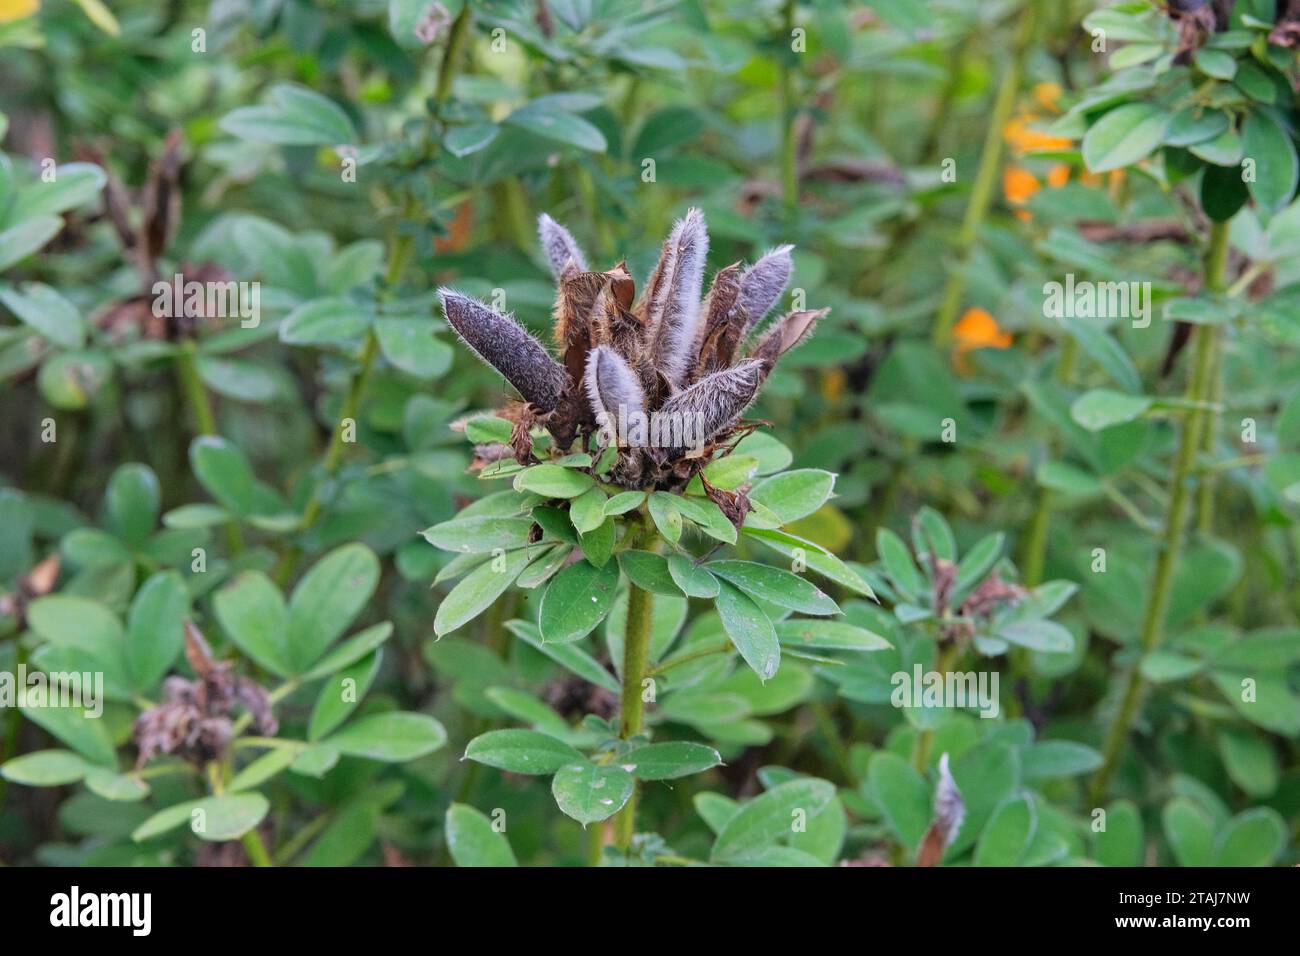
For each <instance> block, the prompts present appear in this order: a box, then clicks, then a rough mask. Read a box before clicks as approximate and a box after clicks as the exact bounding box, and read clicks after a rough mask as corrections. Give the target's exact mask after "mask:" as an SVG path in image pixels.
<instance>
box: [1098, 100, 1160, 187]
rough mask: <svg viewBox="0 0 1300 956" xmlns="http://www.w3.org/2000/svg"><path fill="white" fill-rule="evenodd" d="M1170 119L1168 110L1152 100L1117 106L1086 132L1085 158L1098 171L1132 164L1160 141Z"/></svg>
mask: <svg viewBox="0 0 1300 956" xmlns="http://www.w3.org/2000/svg"><path fill="white" fill-rule="evenodd" d="M1169 122H1170V114H1169V113H1168V111H1167V110H1164V109H1161V108H1160V107H1157V106H1153V105H1151V104H1148V103H1125V104H1124V105H1123V106H1117V107H1115V108H1114V109H1112V110H1109V111H1107V112H1106V113H1105V114H1104V115H1103V116H1102V117H1101V119H1099V120H1097V122H1095V123H1093V124H1092V126H1090V127H1089V128H1088V132H1087V133H1086V134H1084V137H1083V161H1084V163H1086V164H1087V166H1088V168H1089V169H1090V170H1091V171H1092V172H1094V173H1104V172H1109V171H1110V170H1112V169H1120V168H1122V167H1124V166H1132V165H1133V164H1134V163H1136V162H1137V161H1138V160H1140V159H1143V158H1145V157H1146V156H1148V155H1150V154H1151V153H1152V152H1153V151H1154V150H1155V148H1156V147H1157V146H1159V145H1160V143H1161V142H1162V141H1163V140H1164V138H1165V131H1166V130H1167V129H1168V128H1169Z"/></svg>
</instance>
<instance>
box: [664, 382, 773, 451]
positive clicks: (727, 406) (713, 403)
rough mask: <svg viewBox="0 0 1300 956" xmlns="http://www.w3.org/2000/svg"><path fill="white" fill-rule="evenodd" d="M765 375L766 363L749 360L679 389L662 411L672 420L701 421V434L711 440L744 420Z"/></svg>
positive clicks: (703, 439) (665, 416)
mask: <svg viewBox="0 0 1300 956" xmlns="http://www.w3.org/2000/svg"><path fill="white" fill-rule="evenodd" d="M763 377H764V363H763V362H762V361H759V360H754V359H747V360H745V361H743V362H739V363H737V364H736V365H733V366H732V367H731V368H724V369H721V370H720V371H717V372H713V373H712V374H709V375H706V376H704V377H703V378H702V379H700V380H699V381H698V382H696V383H695V384H694V385H692V386H691V387H690V388H687V389H683V390H682V391H680V392H678V393H677V394H676V395H674V396H673V397H672V398H670V399H668V401H666V402H664V404H663V407H662V408H660V409H659V412H658V414H659V415H660V416H662V417H663V418H664V419H665V420H666V421H669V422H671V421H674V420H677V421H686V420H691V421H698V422H699V423H700V429H701V434H700V436H699V437H700V438H701V440H702V441H708V440H709V439H711V438H713V437H714V436H715V435H718V434H720V433H721V432H724V431H726V430H727V429H728V428H730V427H731V426H732V425H734V424H735V423H736V422H737V421H738V420H739V419H740V416H741V415H742V414H744V411H745V409H746V408H748V407H749V405H750V403H751V402H752V401H753V400H754V396H755V395H757V394H758V387H759V385H760V384H762V381H763ZM696 416H698V418H696ZM674 451H677V449H674ZM670 457H671V455H670Z"/></svg>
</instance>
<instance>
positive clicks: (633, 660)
mask: <svg viewBox="0 0 1300 956" xmlns="http://www.w3.org/2000/svg"><path fill="white" fill-rule="evenodd" d="M653 609H654V595H652V594H651V593H650V592H649V591H645V590H642V589H641V588H639V587H637V586H636V585H635V584H631V583H629V585H628V593H627V628H626V630H625V631H624V635H623V694H622V698H621V701H620V704H619V718H618V736H619V738H620V739H622V740H629V739H630V738H632V737H635V736H636V735H637V734H639V733H641V729H642V727H643V725H644V720H645V700H644V699H643V698H642V696H641V684H642V682H643V681H644V680H645V679H646V676H647V672H648V671H649V669H650V622H651V614H652V612H653ZM638 796H639V794H638V792H637V790H635V789H634V790H633V791H632V796H631V797H630V798H628V801H627V805H626V806H625V807H623V809H622V810H620V811H619V814H618V817H617V818H616V819H615V822H614V840H615V844H616V845H617V846H618V848H619V849H620V850H622V851H624V852H627V849H628V847H630V846H631V845H632V836H633V834H635V832H636V805H637V798H638Z"/></svg>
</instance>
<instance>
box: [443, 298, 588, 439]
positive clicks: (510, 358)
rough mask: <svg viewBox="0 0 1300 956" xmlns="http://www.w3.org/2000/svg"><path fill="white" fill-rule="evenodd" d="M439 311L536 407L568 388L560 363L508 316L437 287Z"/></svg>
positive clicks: (542, 408) (551, 403)
mask: <svg viewBox="0 0 1300 956" xmlns="http://www.w3.org/2000/svg"><path fill="white" fill-rule="evenodd" d="M438 296H439V298H441V299H442V311H443V314H445V315H446V317H447V322H448V324H450V325H451V327H452V328H453V329H455V330H456V334H457V335H459V336H460V337H461V339H462V340H463V341H464V342H465V344H466V345H468V346H469V347H470V348H471V349H473V351H474V353H475V354H476V355H478V357H479V358H481V359H483V361H485V362H487V363H488V364H489V365H491V366H492V367H493V368H495V369H496V370H497V371H498V372H500V373H501V374H502V376H504V377H505V380H506V381H507V382H509V383H510V384H511V385H513V386H514V387H515V389H516V390H517V391H518V392H519V394H520V395H522V396H523V398H524V401H526V402H529V403H530V404H531V405H532V406H533V407H534V408H535V409H537V411H539V412H542V413H545V412H549V411H551V410H553V409H554V408H555V406H556V405H557V404H558V403H559V400H560V398H561V396H562V395H563V394H564V393H565V392H566V391H567V390H568V389H569V388H570V384H571V383H570V381H569V376H568V375H567V374H566V373H565V371H564V367H563V366H562V365H560V363H559V362H557V361H555V359H553V358H551V354H550V353H549V352H547V351H546V349H545V347H544V346H543V345H542V343H540V342H538V341H537V339H535V338H533V337H532V336H531V335H530V334H529V333H528V332H527V331H525V330H524V328H523V326H521V325H520V324H519V323H518V322H516V321H515V320H514V319H513V318H512V317H511V316H508V315H501V314H500V313H499V312H494V311H493V310H492V309H490V308H488V307H487V306H486V305H484V304H483V303H482V302H479V301H478V300H477V299H471V298H470V297H469V296H465V295H461V294H460V293H459V292H456V291H454V290H452V289H446V288H443V289H439V290H438Z"/></svg>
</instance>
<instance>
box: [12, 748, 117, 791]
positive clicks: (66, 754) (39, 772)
mask: <svg viewBox="0 0 1300 956" xmlns="http://www.w3.org/2000/svg"><path fill="white" fill-rule="evenodd" d="M93 767H94V765H93V764H90V763H87V762H86V760H85V758H84V757H81V756H79V755H77V754H74V753H73V752H72V751H70V750H38V751H36V752H35V753H30V754H24V755H23V756H21V757H14V758H13V759H12V760H9V761H6V762H5V763H4V764H3V765H0V777H4V778H5V779H6V780H9V781H12V782H13V783H21V784H24V785H26V786H28V787H60V786H63V785H64V784H69V783H76V782H77V781H78V780H80V779H81V778H82V777H84V776H85V775H86V772H87V771H88V770H90V769H92V768H93Z"/></svg>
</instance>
